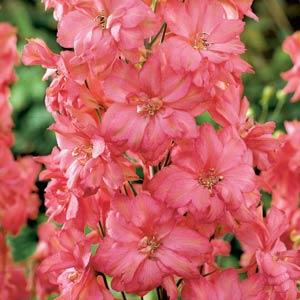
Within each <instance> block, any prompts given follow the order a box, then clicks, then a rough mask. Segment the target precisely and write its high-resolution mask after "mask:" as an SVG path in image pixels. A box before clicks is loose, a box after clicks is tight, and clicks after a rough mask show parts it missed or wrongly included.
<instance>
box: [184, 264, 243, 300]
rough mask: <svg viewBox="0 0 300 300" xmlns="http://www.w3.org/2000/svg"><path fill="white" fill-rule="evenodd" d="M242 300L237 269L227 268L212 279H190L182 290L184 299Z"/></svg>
mask: <svg viewBox="0 0 300 300" xmlns="http://www.w3.org/2000/svg"><path fill="white" fill-rule="evenodd" d="M189 299H197V300H205V299H210V300H232V299H234V300H242V299H245V298H242V291H241V288H240V282H239V279H238V274H237V272H236V271H235V270H226V271H224V272H222V273H220V274H218V275H217V276H216V277H214V278H213V279H212V280H211V281H210V280H207V279H206V278H205V277H202V276H201V277H199V278H198V279H193V280H188V281H187V282H186V283H185V284H184V287H183V290H182V300H189Z"/></svg>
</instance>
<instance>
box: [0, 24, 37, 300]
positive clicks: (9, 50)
mask: <svg viewBox="0 0 300 300" xmlns="http://www.w3.org/2000/svg"><path fill="white" fill-rule="evenodd" d="M16 40H17V38H16V30H15V28H13V27H12V26H11V25H9V24H7V23H0V44H1V48H0V299H29V292H28V290H27V283H26V279H25V273H24V269H23V268H22V267H21V266H17V265H15V264H14V263H13V261H12V259H11V254H10V249H9V248H8V246H7V244H6V236H7V234H17V233H18V232H19V230H20V228H21V227H22V226H23V225H24V224H25V223H26V222H27V219H29V218H30V219H34V218H35V217H36V215H37V213H38V207H39V200H38V196H37V194H36V193H35V188H34V183H35V179H36V176H37V174H38V172H39V165H38V164H37V163H36V162H34V161H33V159H32V158H31V157H23V158H21V159H18V160H15V159H14V157H13V154H12V152H11V150H10V147H11V146H12V144H13V142H14V137H13V133H12V127H13V122H12V119H11V106H10V104H9V101H8V98H9V85H10V84H11V83H13V81H14V80H15V73H14V71H13V68H14V65H15V64H16V63H17V62H18V54H17V50H16Z"/></svg>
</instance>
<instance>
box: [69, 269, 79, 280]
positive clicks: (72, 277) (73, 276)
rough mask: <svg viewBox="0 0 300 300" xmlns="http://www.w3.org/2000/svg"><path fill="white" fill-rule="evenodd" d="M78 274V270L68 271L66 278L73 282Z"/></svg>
mask: <svg viewBox="0 0 300 300" xmlns="http://www.w3.org/2000/svg"><path fill="white" fill-rule="evenodd" d="M79 276H80V274H79V272H77V271H74V272H72V273H70V274H69V275H68V279H69V280H70V281H71V282H75V281H76V280H77V279H78V278H79Z"/></svg>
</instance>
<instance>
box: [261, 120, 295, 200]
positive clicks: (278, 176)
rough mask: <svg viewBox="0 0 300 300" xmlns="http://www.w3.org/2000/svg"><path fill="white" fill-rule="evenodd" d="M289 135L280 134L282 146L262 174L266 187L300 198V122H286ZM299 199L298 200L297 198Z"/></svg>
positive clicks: (266, 188)
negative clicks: (270, 164)
mask: <svg viewBox="0 0 300 300" xmlns="http://www.w3.org/2000/svg"><path fill="white" fill-rule="evenodd" d="M285 127H286V129H287V131H288V134H287V135H282V136H280V138H279V140H280V142H281V145H280V148H279V149H278V151H276V153H275V155H274V160H275V161H274V163H273V164H272V167H271V168H270V169H268V170H267V171H265V172H263V173H262V174H261V178H262V181H263V182H264V189H265V190H267V191H270V192H272V193H274V194H277V195H278V196H280V197H283V198H286V199H298V195H299V192H300V147H299V141H300V123H299V122H297V121H295V122H286V123H285ZM296 201H298V200H296Z"/></svg>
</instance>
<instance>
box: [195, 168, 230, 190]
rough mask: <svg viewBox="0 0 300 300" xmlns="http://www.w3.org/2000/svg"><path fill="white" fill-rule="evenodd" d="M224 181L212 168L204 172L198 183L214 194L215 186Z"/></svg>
mask: <svg viewBox="0 0 300 300" xmlns="http://www.w3.org/2000/svg"><path fill="white" fill-rule="evenodd" d="M223 179H224V177H223V176H219V175H217V173H216V170H215V169H214V168H210V169H208V170H207V171H203V172H202V173H201V174H200V176H199V178H198V181H199V183H200V184H201V185H202V186H204V187H205V188H207V189H209V190H210V192H211V193H212V189H213V188H214V186H215V185H216V184H218V183H219V182H220V181H222V180H223Z"/></svg>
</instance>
